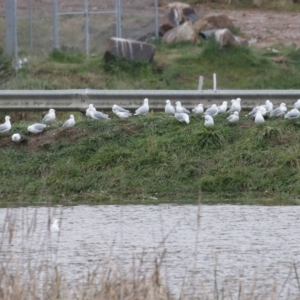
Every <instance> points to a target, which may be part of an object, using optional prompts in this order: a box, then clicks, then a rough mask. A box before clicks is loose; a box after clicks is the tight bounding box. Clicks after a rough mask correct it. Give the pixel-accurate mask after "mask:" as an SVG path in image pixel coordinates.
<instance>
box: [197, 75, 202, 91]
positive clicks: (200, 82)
mask: <svg viewBox="0 0 300 300" xmlns="http://www.w3.org/2000/svg"><path fill="white" fill-rule="evenodd" d="M202 87H203V76H199V83H198V90H200V91H202Z"/></svg>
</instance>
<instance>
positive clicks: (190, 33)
mask: <svg viewBox="0 0 300 300" xmlns="http://www.w3.org/2000/svg"><path fill="white" fill-rule="evenodd" d="M162 40H163V41H164V42H166V43H168V44H171V43H176V42H181V41H190V42H191V43H194V44H195V43H198V42H199V38H198V35H197V33H196V32H195V30H194V28H193V25H192V23H191V22H185V23H183V24H182V25H180V26H177V27H175V28H173V29H171V30H169V31H167V32H166V33H165V34H164V36H163V38H162Z"/></svg>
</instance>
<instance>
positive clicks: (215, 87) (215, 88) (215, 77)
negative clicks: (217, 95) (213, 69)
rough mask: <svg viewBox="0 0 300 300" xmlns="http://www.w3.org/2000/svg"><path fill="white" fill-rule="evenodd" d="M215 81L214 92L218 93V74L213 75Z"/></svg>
mask: <svg viewBox="0 0 300 300" xmlns="http://www.w3.org/2000/svg"><path fill="white" fill-rule="evenodd" d="M213 81H214V87H213V90H214V92H216V91H217V75H216V73H214V75H213Z"/></svg>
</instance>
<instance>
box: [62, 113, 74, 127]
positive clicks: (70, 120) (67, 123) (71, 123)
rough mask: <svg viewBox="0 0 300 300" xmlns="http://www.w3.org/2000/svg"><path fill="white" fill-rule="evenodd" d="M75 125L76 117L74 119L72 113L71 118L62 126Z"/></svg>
mask: <svg viewBox="0 0 300 300" xmlns="http://www.w3.org/2000/svg"><path fill="white" fill-rule="evenodd" d="M74 126H75V119H74V115H70V119H68V120H67V121H66V122H65V123H64V124H63V125H62V127H66V128H71V127H74Z"/></svg>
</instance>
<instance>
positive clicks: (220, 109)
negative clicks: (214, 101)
mask: <svg viewBox="0 0 300 300" xmlns="http://www.w3.org/2000/svg"><path fill="white" fill-rule="evenodd" d="M227 103H228V102H227V101H223V103H222V104H221V105H219V106H218V114H225V113H226V110H227Z"/></svg>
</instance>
